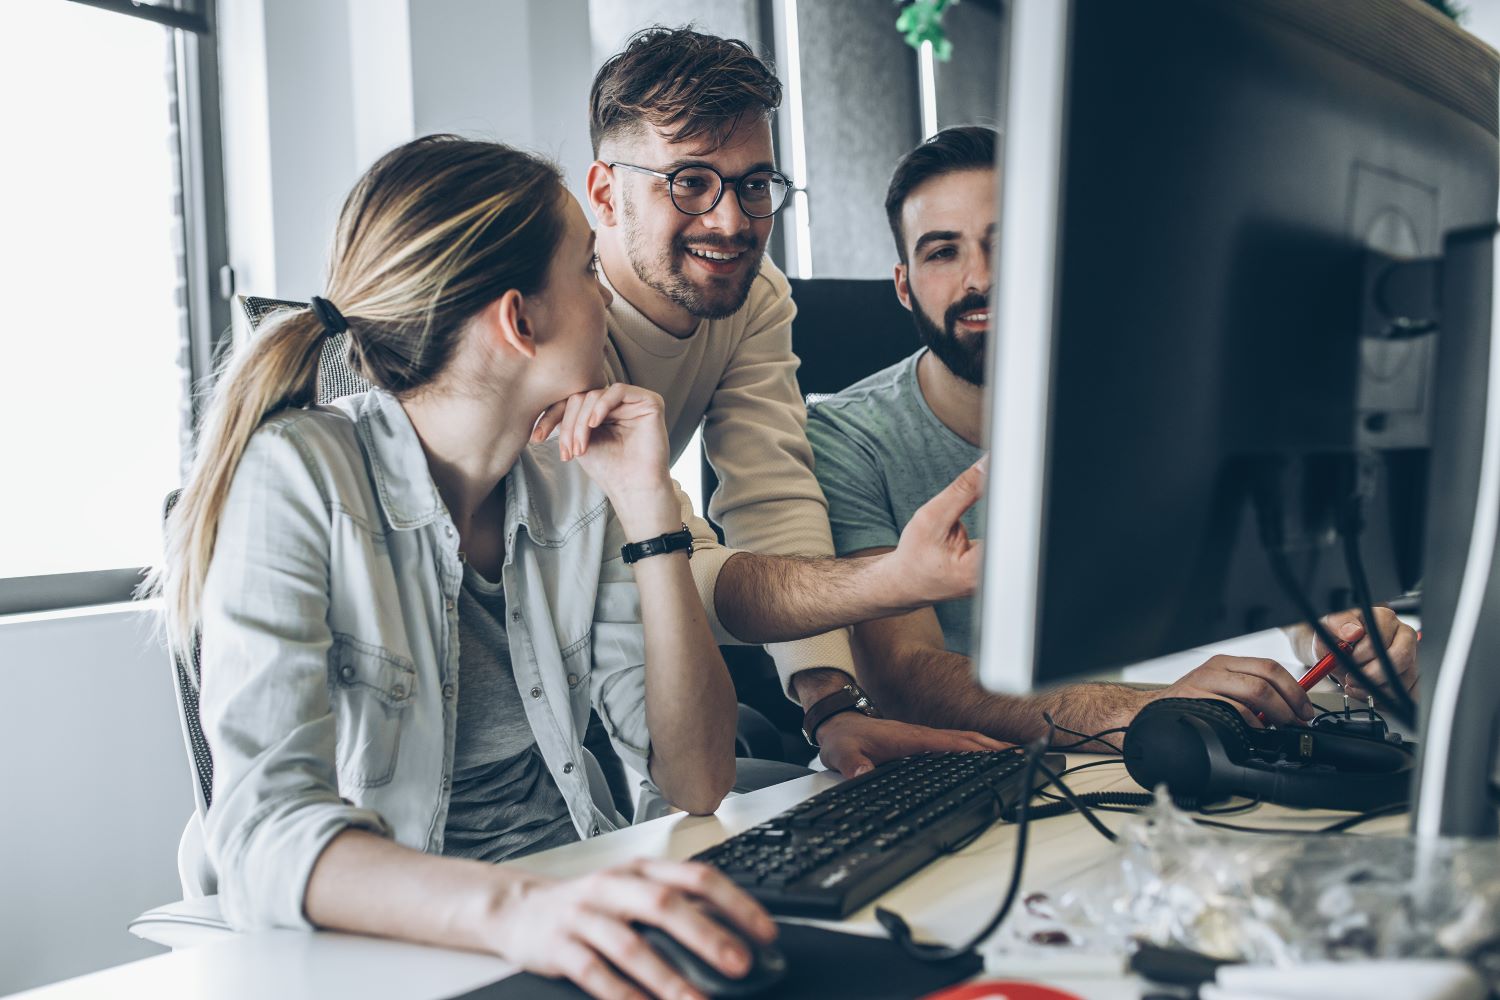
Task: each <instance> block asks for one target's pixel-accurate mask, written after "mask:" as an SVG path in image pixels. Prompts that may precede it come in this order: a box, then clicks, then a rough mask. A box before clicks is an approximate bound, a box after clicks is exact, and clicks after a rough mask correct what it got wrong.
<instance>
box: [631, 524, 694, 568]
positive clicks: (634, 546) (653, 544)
mask: <svg viewBox="0 0 1500 1000" xmlns="http://www.w3.org/2000/svg"><path fill="white" fill-rule="evenodd" d="M668 552H686V553H687V554H688V558H689V559H691V558H693V533H692V532H691V531H689V530H688V526H687V525H686V524H684V525H683V526H682V530H681V531H669V532H667V533H666V534H665V535H657V536H656V537H655V538H648V539H646V540H645V541H644V542H627V543H626V544H624V545H622V546H620V558H621V559H624V560H625V562H626V563H627V564H629V563H634V562H640V561H641V560H642V559H645V558H647V557H648V556H659V555H664V554H665V553H668Z"/></svg>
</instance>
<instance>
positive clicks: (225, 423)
mask: <svg viewBox="0 0 1500 1000" xmlns="http://www.w3.org/2000/svg"><path fill="white" fill-rule="evenodd" d="M324 332H325V327H324V325H323V323H322V322H321V321H320V320H319V319H318V318H317V316H315V315H314V314H313V312H312V311H311V310H310V309H299V310H297V311H295V312H287V313H283V314H281V315H278V316H276V317H274V319H273V320H272V321H271V323H269V324H267V326H266V327H265V328H264V329H263V330H262V331H260V332H259V333H258V334H257V335H256V337H255V339H254V340H252V341H251V343H250V346H249V347H248V349H246V350H244V351H242V352H239V353H238V355H237V356H235V357H231V358H229V359H228V360H227V361H226V363H225V364H224V366H223V367H222V368H221V369H220V371H219V373H218V375H217V378H216V388H215V390H214V394H213V401H212V402H211V403H210V405H209V409H208V412H207V414H206V416H205V417H204V423H203V430H202V434H201V435H200V437H199V439H198V446H197V451H196V456H195V458H194V461H193V471H192V474H191V475H190V476H189V478H188V484H187V486H186V487H185V488H184V489H183V491H182V496H181V498H180V499H179V500H178V503H177V506H176V507H174V508H173V510H172V513H171V514H170V515H169V516H168V518H167V539H166V559H165V560H164V562H163V564H162V565H161V566H160V567H157V568H156V569H155V570H154V571H153V572H152V573H151V575H150V576H149V577H148V578H147V579H146V582H145V583H143V584H142V586H141V592H142V596H154V595H160V596H161V598H162V601H163V604H164V605H165V612H166V615H165V618H166V631H167V642H168V644H169V645H170V646H171V647H172V649H173V650H174V651H175V652H177V653H179V654H182V653H186V652H187V651H188V650H190V649H191V646H192V641H193V631H194V629H195V628H196V627H197V624H198V611H199V606H200V603H201V601H202V597H203V581H204V578H205V577H206V576H207V575H208V566H209V562H210V561H211V560H212V559H213V554H214V540H215V538H216V537H217V535H218V531H219V518H220V517H221V516H222V515H223V513H224V504H225V502H226V501H227V500H228V498H229V487H230V485H231V484H232V483H233V482H234V474H235V470H236V469H238V468H239V464H240V458H241V456H243V455H244V454H245V448H246V447H247V446H249V444H250V437H251V435H253V434H254V433H255V431H256V429H257V428H259V427H260V425H261V424H262V423H264V422H265V419H266V418H267V417H269V416H271V415H272V414H274V413H277V412H279V411H281V410H284V409H287V408H289V407H305V406H308V405H309V404H311V403H313V402H314V401H315V399H316V395H317V385H318V357H319V355H320V353H321V352H322V348H323V333H324Z"/></svg>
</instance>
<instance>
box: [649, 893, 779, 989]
mask: <svg viewBox="0 0 1500 1000" xmlns="http://www.w3.org/2000/svg"><path fill="white" fill-rule="evenodd" d="M708 916H709V918H710V919H712V920H713V921H714V922H716V923H718V924H719V925H720V926H722V927H723V928H724V929H725V930H726V931H728V932H729V933H730V935H732V936H733V937H734V938H736V939H737V940H738V941H739V942H740V943H741V944H743V945H744V946H745V950H746V951H748V952H749V953H750V971H749V972H747V973H745V974H744V975H743V976H741V977H739V978H735V977H733V976H730V975H728V974H726V973H723V972H720V971H719V970H718V969H716V968H714V967H713V966H712V965H709V964H708V963H707V962H706V961H704V960H703V959H702V958H700V957H699V956H698V953H697V952H695V951H693V950H692V949H691V948H688V947H687V946H686V945H684V944H683V943H682V942H681V941H678V940H677V939H676V938H674V937H673V936H672V935H671V934H668V933H667V932H666V931H664V930H662V929H661V928H660V927H655V926H652V925H650V924H640V923H638V924H636V925H635V929H636V931H637V932H639V934H640V935H641V937H643V938H645V939H646V942H647V943H648V944H650V945H651V947H653V948H655V949H656V952H657V954H659V955H661V957H662V960H663V961H665V962H666V963H667V964H668V965H670V966H671V967H672V968H674V969H676V970H677V972H678V973H679V974H680V975H681V976H682V978H683V979H686V980H687V981H688V982H689V983H690V984H692V987H693V988H694V989H695V990H697V991H698V992H700V993H702V994H703V995H704V996H706V997H753V996H758V995H760V994H761V993H764V992H765V991H766V990H768V989H770V988H771V987H773V986H775V985H776V984H777V983H779V982H781V980H782V979H784V978H785V977H786V956H785V955H783V954H782V952H781V949H780V948H778V947H777V946H776V945H774V944H761V943H760V942H758V941H756V940H755V939H754V938H751V937H748V936H746V935H745V933H744V932H743V931H741V930H740V929H739V928H738V927H736V926H734V925H733V924H732V923H730V922H729V921H728V920H727V919H725V918H724V917H721V916H719V915H718V914H716V913H709V914H708Z"/></svg>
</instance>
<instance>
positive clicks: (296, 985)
mask: <svg viewBox="0 0 1500 1000" xmlns="http://www.w3.org/2000/svg"><path fill="white" fill-rule="evenodd" d="M1102 759H1104V758H1098V757H1079V756H1076V755H1074V756H1073V757H1072V758H1071V759H1070V762H1079V761H1085V760H1102ZM838 781H839V778H838V776H837V775H836V774H833V773H830V772H823V773H819V774H813V775H809V776H808V777H805V778H798V779H796V780H794V781H789V782H786V783H785V784H781V785H776V786H774V787H771V788H766V789H762V790H761V791H758V792H753V793H751V794H749V795H742V796H736V797H734V798H731V799H728V800H726V801H725V802H724V804H723V805H722V806H720V808H719V811H718V813H716V814H715V815H713V816H684V815H678V816H665V817H663V818H661V819H658V820H653V821H651V822H649V823H643V824H641V825H639V826H633V827H630V828H628V829H625V830H620V831H617V832H615V833H611V834H606V835H604V836H601V837H596V838H594V839H592V840H586V841H581V842H579V843H576V844H569V845H567V846H564V847H559V848H555V849H553V850H550V851H545V852H543V853H541V854H536V855H533V856H531V857H528V858H523V859H521V860H519V861H516V862H513V863H514V864H516V865H519V866H522V867H525V868H527V869H530V870H532V871H536V872H541V873H545V874H548V875H553V876H558V877H567V876H572V875H580V874H583V873H586V872H590V871H593V870H595V869H598V868H600V867H603V866H605V865H609V864H613V863H616V862H620V861H625V860H628V859H631V858H637V857H660V858H675V859H682V858H687V857H689V856H691V855H693V854H696V853H697V852H698V851H701V850H703V849H704V848H706V847H709V846H711V845H712V844H715V843H717V842H719V841H720V840H723V839H725V838H726V837H729V836H731V835H732V834H735V833H738V832H739V831H741V830H745V829H747V828H749V827H751V826H754V825H755V824H757V823H759V822H762V821H763V820H765V819H767V818H769V817H771V816H774V815H775V814H776V813H778V812H780V811H782V810H783V809H786V808H788V807H789V806H791V805H794V804H795V803H797V802H799V801H801V800H802V799H804V798H807V797H808V796H810V795H812V794H814V793H815V792H818V791H821V790H822V789H824V788H827V787H829V786H831V785H834V784H837V782H838ZM1069 785H1070V787H1072V788H1073V790H1074V791H1076V792H1086V791H1106V790H1116V791H1139V790H1140V788H1139V786H1137V785H1136V784H1135V783H1134V782H1133V781H1131V780H1130V778H1129V776H1128V775H1126V773H1125V768H1124V765H1123V764H1122V763H1119V762H1115V763H1113V764H1111V765H1110V766H1104V767H1096V768H1090V769H1088V770H1086V771H1081V772H1078V773H1077V774H1076V775H1074V776H1070V778H1069ZM1341 815H1346V814H1340V813H1328V812H1321V811H1316V812H1313V811H1296V810H1288V809H1281V808H1276V807H1262V808H1260V809H1258V810H1256V811H1254V812H1251V813H1247V814H1244V815H1242V816H1238V817H1236V818H1235V822H1236V823H1237V824H1240V825H1244V826H1265V827H1278V828H1287V829H1316V828H1317V827H1319V826H1323V825H1326V824H1327V823H1328V822H1330V821H1331V820H1332V819H1334V818H1337V817H1339V816H1341ZM1404 823H1405V821H1404V819H1403V818H1401V817H1390V818H1387V819H1385V820H1380V821H1376V822H1372V823H1370V824H1368V826H1367V827H1362V828H1361V829H1363V830H1368V831H1370V832H1384V833H1393V832H1399V831H1401V830H1402V829H1404ZM1014 843H1015V828H1014V827H1012V826H1010V825H1009V824H1003V823H1001V824H996V825H995V826H993V827H991V828H990V830H989V831H988V832H986V833H985V835H984V836H983V837H981V838H980V839H979V840H978V841H976V842H975V843H974V845H973V846H971V847H969V848H967V849H965V850H964V851H962V852H961V853H959V854H956V855H953V856H952V857H948V858H944V859H942V860H940V861H938V862H936V863H934V864H933V865H931V866H929V867H928V868H926V869H924V870H923V871H922V872H920V873H919V874H918V875H916V876H914V877H913V878H911V879H908V880H907V881H906V882H904V883H902V884H901V885H899V886H897V887H896V888H895V889H892V890H891V891H890V892H888V893H886V894H885V895H884V896H882V897H881V898H880V905H882V906H885V907H887V908H889V909H893V910H895V911H897V912H898V913H901V914H902V915H903V916H904V917H906V919H907V921H908V923H910V924H911V926H912V928H913V930H914V931H915V932H916V934H917V936H918V937H919V938H921V939H924V940H933V939H936V940H943V941H956V940H960V939H964V938H967V937H968V936H970V935H971V934H972V933H973V932H974V931H975V930H977V929H978V928H979V927H980V926H982V925H983V923H984V922H985V921H986V920H988V919H989V917H990V915H991V914H992V912H993V908H994V906H995V905H996V904H997V902H998V899H999V895H1000V893H1001V892H1002V891H1003V889H1004V886H1005V880H1006V878H1007V877H1008V875H1009V871H1010V866H1011V861H1012V854H1011V851H1012V848H1013V846H1014ZM1111 849H1112V848H1111V847H1110V845H1109V844H1108V843H1107V842H1106V841H1104V840H1103V838H1101V837H1100V836H1099V834H1098V833H1097V832H1095V831H1094V830H1093V829H1092V828H1091V827H1089V826H1088V824H1087V823H1085V822H1084V821H1083V820H1082V819H1081V818H1080V817H1078V816H1077V815H1067V816H1059V817H1054V818H1051V819H1045V820H1039V821H1037V822H1035V823H1034V824H1033V825H1032V827H1031V831H1030V845H1029V847H1028V852H1027V860H1026V871H1025V876H1024V878H1023V887H1024V889H1025V891H1034V890H1038V889H1044V888H1047V887H1050V886H1053V885H1056V884H1057V883H1058V882H1060V881H1062V880H1063V879H1065V878H1068V877H1070V876H1072V875H1075V874H1077V873H1078V872H1080V871H1082V870H1083V869H1085V868H1087V867H1089V866H1091V865H1094V864H1096V863H1098V862H1099V861H1101V860H1103V859H1104V858H1106V857H1107V856H1108V853H1109V851H1110V850H1111ZM838 926H840V928H841V929H844V930H848V931H851V932H855V933H861V932H863V933H879V927H878V925H877V924H876V922H875V918H874V905H873V904H872V905H870V906H866V907H865V908H863V909H861V910H859V911H857V912H855V913H854V914H852V915H851V916H850V917H849V918H848V919H847V920H845V921H843V922H842V923H841V924H840V925H838ZM121 933H122V934H123V933H125V931H124V929H123V928H122V929H121ZM513 968H514V967H513V966H511V965H509V964H508V963H506V962H504V961H502V960H500V959H498V958H493V957H489V956H485V955H476V954H470V953H466V952H458V951H449V950H445V949H442V948H429V947H424V946H420V945H410V944H403V943H399V942H394V941H384V940H379V939H375V938H365V937H359V936H357V935H350V934H335V933H327V932H324V933H316V934H307V933H303V932H299V931H264V932H259V933H254V934H242V935H235V936H234V937H232V938H230V939H228V940H225V941H222V942H217V943H214V944H209V945H204V946H203V947H200V948H192V949H187V950H183V951H176V952H172V953H170V954H165V955H158V956H156V957H154V958H148V959H144V960H142V961H139V962H132V963H130V964H128V965H122V966H118V967H116V968H113V969H106V970H104V971H102V972H96V973H92V974H90V975H86V976H80V977H78V978H76V979H70V980H66V981H64V982H61V983H56V984H53V985H51V986H46V987H42V988H41V989H38V990H33V991H30V992H28V993H23V994H19V996H22V997H26V998H28V1000H79V998H85V997H89V998H94V997H110V998H115V997H121V996H136V995H140V996H151V997H163V998H172V997H184V998H189V997H191V998H198V997H206V996H211V997H215V998H221V1000H241V998H244V1000H250V998H255V1000H260V998H263V997H267V996H276V997H279V998H282V1000H299V998H302V997H306V998H309V1000H312V998H319V1000H320V998H322V997H326V996H344V995H347V996H359V997H361V998H362V1000H438V998H442V997H451V996H453V995H455V994H459V993H463V992H465V991H467V990H472V989H475V988H477V987H479V986H482V985H484V984H485V983H489V982H493V981H494V980H496V979H499V978H501V977H503V976H504V975H506V974H507V973H508V972H510V971H513ZM1055 983H1056V985H1058V986H1060V987H1063V988H1066V989H1071V990H1073V991H1074V992H1076V993H1078V994H1079V995H1080V996H1083V997H1087V998H1089V1000H1124V998H1132V1000H1133V998H1135V997H1138V996H1139V992H1138V990H1137V989H1136V987H1135V986H1134V985H1132V984H1131V983H1129V982H1123V981H1113V982H1110V981H1104V980H1100V979H1092V980H1077V981H1067V980H1056V981H1055Z"/></svg>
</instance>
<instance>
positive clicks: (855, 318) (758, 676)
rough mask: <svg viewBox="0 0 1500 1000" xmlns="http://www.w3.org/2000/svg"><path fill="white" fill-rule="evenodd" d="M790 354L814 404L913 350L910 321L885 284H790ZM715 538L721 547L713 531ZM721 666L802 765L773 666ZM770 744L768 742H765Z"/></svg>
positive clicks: (732, 661)
mask: <svg viewBox="0 0 1500 1000" xmlns="http://www.w3.org/2000/svg"><path fill="white" fill-rule="evenodd" d="M790 283H791V286H792V301H793V302H795V303H796V304H797V316H796V318H795V319H793V320H792V350H793V351H794V352H795V353H796V355H797V357H798V359H799V360H800V361H801V365H800V366H799V367H798V369H797V383H798V386H799V387H800V388H801V391H802V394H803V398H804V399H806V400H808V401H809V402H816V401H817V399H819V398H820V397H823V396H831V395H833V394H834V393H836V392H840V391H842V390H844V389H847V388H848V387H849V386H851V385H853V384H854V383H855V382H858V381H859V380H860V379H863V378H866V377H868V376H870V375H873V374H875V373H876V372H878V371H880V370H881V369H883V368H888V367H890V366H891V365H893V364H895V363H896V362H898V361H900V360H901V359H902V358H904V357H907V356H908V355H910V354H911V353H912V352H913V351H915V350H916V349H917V347H918V346H919V343H920V342H919V341H918V340H917V334H916V330H915V328H914V327H913V325H912V319H911V313H909V312H907V311H906V309H905V307H904V306H902V305H901V300H900V299H898V298H896V290H895V286H894V285H893V284H892V283H891V280H890V279H889V278H879V279H870V278H792V279H790ZM702 463H703V496H704V497H705V501H706V498H708V497H711V496H713V492H714V490H715V489H717V488H718V485H719V477H718V476H717V475H716V474H715V473H714V470H713V466H712V465H710V464H709V461H708V454H707V452H704V453H703V455H702ZM714 530H715V531H717V532H718V533H719V538H720V540H723V537H724V532H723V530H722V529H720V528H719V526H718V525H714ZM723 653H724V659H725V661H726V662H727V663H728V664H729V670H730V674H731V675H732V676H733V677H734V678H735V690H736V692H737V693H738V695H739V698H740V700H741V701H742V702H744V703H746V704H748V705H750V706H753V707H754V708H755V709H757V710H758V711H759V712H760V713H761V714H762V715H764V716H766V717H767V718H769V719H770V720H771V721H772V722H773V723H774V725H775V729H776V733H777V736H778V737H779V738H780V740H781V742H782V745H783V747H784V748H785V753H786V758H785V759H787V760H793V759H797V757H796V756H795V755H797V754H800V759H802V760H807V759H809V757H810V756H811V750H810V748H809V747H808V746H807V743H806V741H805V740H804V739H803V738H802V712H801V711H800V710H799V709H798V707H797V706H796V705H794V704H793V703H792V702H790V701H788V700H787V697H786V695H785V693H784V692H783V691H782V689H781V681H780V679H779V678H778V677H777V674H776V665H775V663H773V662H772V660H771V657H770V656H769V655H767V653H766V651H765V650H764V649H762V648H760V647H759V646H725V647H723ZM767 738H768V739H769V738H770V737H767Z"/></svg>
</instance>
